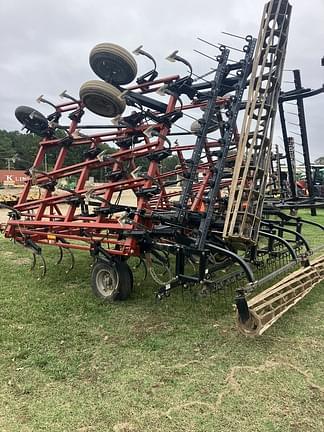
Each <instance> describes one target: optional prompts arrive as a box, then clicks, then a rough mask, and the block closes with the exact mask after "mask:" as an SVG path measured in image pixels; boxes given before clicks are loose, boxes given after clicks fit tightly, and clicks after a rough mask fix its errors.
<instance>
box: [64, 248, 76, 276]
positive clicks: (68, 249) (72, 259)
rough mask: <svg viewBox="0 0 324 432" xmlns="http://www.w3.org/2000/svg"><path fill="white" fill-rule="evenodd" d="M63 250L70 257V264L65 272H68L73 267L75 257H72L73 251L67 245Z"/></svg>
mask: <svg viewBox="0 0 324 432" xmlns="http://www.w3.org/2000/svg"><path fill="white" fill-rule="evenodd" d="M65 250H66V251H67V252H68V253H69V254H70V258H71V265H70V267H69V268H68V270H66V272H65V273H66V274H68V273H70V271H71V270H73V269H74V264H75V258H74V253H73V252H72V251H71V249H70V248H69V247H67V248H65Z"/></svg>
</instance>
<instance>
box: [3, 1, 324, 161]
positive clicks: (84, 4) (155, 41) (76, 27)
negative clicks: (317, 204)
mask: <svg viewBox="0 0 324 432" xmlns="http://www.w3.org/2000/svg"><path fill="white" fill-rule="evenodd" d="M264 3H265V1H263V0H229V1H220V0H209V1H204V0H200V1H193V0H178V1H175V0H173V1H170V0H164V1H161V2H157V1H148V0H124V1H122V2H118V1H114V2H112V1H108V0H91V1H90V0H69V1H67V2H63V1H56V2H53V1H48V0H28V1H22V0H0V33H1V37H0V52H1V56H2V60H1V63H0V78H1V81H0V82H1V86H0V101H1V110H0V129H7V130H19V129H20V125H19V123H18V122H17V121H16V119H15V117H14V111H15V108H16V107H17V106H18V105H30V106H33V107H35V108H37V109H39V110H41V111H42V112H44V113H45V114H48V113H49V110H47V109H46V107H44V106H43V105H42V106H40V105H37V103H36V102H35V99H36V98H37V97H38V96H39V95H40V94H44V95H45V96H46V97H48V98H49V99H51V100H53V101H55V102H58V101H60V99H59V98H58V95H59V94H60V93H61V92H62V91H63V90H65V89H66V90H68V92H69V93H71V94H73V95H75V96H78V93H79V88H80V86H81V84H82V83H83V82H85V81H87V80H89V79H95V78H96V76H95V75H94V73H93V72H92V70H91V69H90V67H89V63H88V57H89V52H90V50H91V49H92V48H93V47H94V46H95V45H96V44H97V43H100V42H113V43H117V44H119V45H121V46H123V47H125V48H127V49H128V50H130V51H133V50H134V49H135V48H136V47H138V46H139V45H141V44H143V45H144V49H145V50H147V51H149V52H150V53H152V54H153V55H154V57H155V58H156V60H157V63H158V70H159V72H160V75H161V76H163V75H165V74H168V75H171V74H174V73H180V74H182V75H184V74H185V73H186V71H185V68H182V66H181V65H179V64H177V65H176V64H174V63H169V62H167V61H166V60H165V57H166V56H167V55H168V54H170V53H171V52H172V51H174V50H176V49H178V50H179V54H181V55H182V56H183V57H186V58H187V59H188V60H189V61H190V62H191V63H192V65H193V69H194V72H195V73H203V72H205V71H206V70H208V68H209V67H212V66H215V64H213V62H212V61H207V60H206V59H204V58H203V57H201V56H199V54H197V53H195V52H194V51H193V49H198V50H203V51H204V52H206V53H207V54H210V55H214V54H215V52H214V50H213V49H212V48H210V47H208V46H207V45H204V44H202V43H201V42H199V41H198V40H197V36H200V37H201V38H203V39H207V40H209V41H211V42H213V43H217V42H225V43H228V44H229V45H231V44H232V45H233V44H237V42H236V40H234V39H229V38H228V37H226V36H224V35H222V34H221V31H229V32H234V33H236V34H241V35H244V36H245V35H247V34H252V35H254V36H257V34H258V30H259V23H260V18H261V15H262V11H263V6H264ZM291 4H292V6H293V11H292V19H291V24H290V35H289V43H288V53H287V58H286V68H287V69H294V68H299V69H301V73H302V80H303V84H304V86H305V87H312V88H318V87H320V86H322V84H323V82H324V67H321V66H320V60H321V58H322V57H323V56H324V0H309V1H304V0H291ZM136 59H137V60H138V67H139V72H142V73H143V72H145V71H146V70H147V68H148V67H149V66H150V64H149V63H148V62H147V61H146V60H145V59H144V58H140V57H136ZM291 75H292V73H291V72H290V73H289V72H286V73H285V75H284V79H285V81H291V80H292V76H291ZM290 87H291V84H289V83H284V84H283V88H284V89H285V90H288V89H289V88H290ZM305 107H306V119H307V125H308V135H309V142H310V149H311V155H312V159H315V158H317V157H319V156H323V155H324V148H323V123H324V122H323V117H324V94H321V95H319V96H316V97H314V98H312V99H309V100H307V101H306V102H305ZM288 108H290V109H288V110H289V111H291V110H293V109H294V107H291V106H290V107H288ZM287 117H288V118H287V120H289V121H292V122H296V117H294V116H291V117H290V118H289V116H287ZM289 129H290V130H292V131H293V130H296V128H294V127H293V126H291V127H290V126H289ZM278 135H279V129H278V128H277V131H276V136H275V139H276V141H278V143H279V144H281V140H280V138H279V137H278ZM297 140H298V141H300V139H299V138H298V137H297ZM297 149H298V147H297Z"/></svg>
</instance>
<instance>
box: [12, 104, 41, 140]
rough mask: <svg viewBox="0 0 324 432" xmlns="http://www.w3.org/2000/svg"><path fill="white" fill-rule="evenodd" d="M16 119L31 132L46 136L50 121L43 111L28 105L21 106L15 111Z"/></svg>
mask: <svg viewBox="0 0 324 432" xmlns="http://www.w3.org/2000/svg"><path fill="white" fill-rule="evenodd" d="M15 116H16V119H17V120H18V121H19V122H20V123H21V124H23V125H24V126H25V128H26V129H28V130H29V131H30V132H33V133H35V134H36V135H40V136H45V135H47V132H48V121H47V118H46V117H45V116H43V114H42V113H40V112H39V111H37V110H35V109H34V108H31V107H28V106H19V107H17V108H16V111H15Z"/></svg>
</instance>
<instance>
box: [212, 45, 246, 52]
mask: <svg viewBox="0 0 324 432" xmlns="http://www.w3.org/2000/svg"><path fill="white" fill-rule="evenodd" d="M222 46H224V47H225V48H228V49H231V50H234V51H239V52H244V51H243V50H241V49H239V48H235V47H232V46H229V45H224V44H218V48H219V47H222Z"/></svg>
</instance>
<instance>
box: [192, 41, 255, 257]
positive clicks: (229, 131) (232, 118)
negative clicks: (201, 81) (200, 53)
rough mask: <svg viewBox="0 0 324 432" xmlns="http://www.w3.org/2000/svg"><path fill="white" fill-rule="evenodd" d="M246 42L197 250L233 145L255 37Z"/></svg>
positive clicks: (203, 244) (213, 208)
mask: <svg viewBox="0 0 324 432" xmlns="http://www.w3.org/2000/svg"><path fill="white" fill-rule="evenodd" d="M247 40H248V44H247V45H246V46H245V47H244V50H245V52H246V54H245V58H244V60H243V61H242V62H241V69H238V70H237V76H238V77H239V80H238V81H237V84H236V91H235V95H233V96H232V98H231V104H230V106H229V107H228V111H227V116H228V120H227V121H226V122H225V123H224V133H223V136H222V139H221V140H222V141H221V142H222V148H221V151H220V152H219V156H218V160H217V164H216V165H215V166H214V167H212V168H213V175H212V178H211V181H210V183H211V185H212V186H211V188H210V190H209V192H208V195H207V199H206V200H205V201H206V210H205V213H204V214H203V216H202V219H201V221H200V226H199V230H198V236H197V240H196V247H197V248H198V249H199V250H202V249H204V246H205V243H206V239H207V236H208V232H209V228H210V225H211V222H212V219H213V215H214V210H215V203H216V201H217V198H218V196H219V190H220V184H221V180H222V178H223V176H224V168H225V164H226V158H227V156H228V153H229V150H230V147H231V146H233V144H234V143H233V141H234V131H235V127H236V121H237V116H238V113H239V111H240V109H241V103H242V98H243V93H244V90H245V88H246V85H247V80H248V76H249V74H250V72H251V64H252V62H253V53H254V49H255V44H256V39H254V38H251V37H248V38H247Z"/></svg>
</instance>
